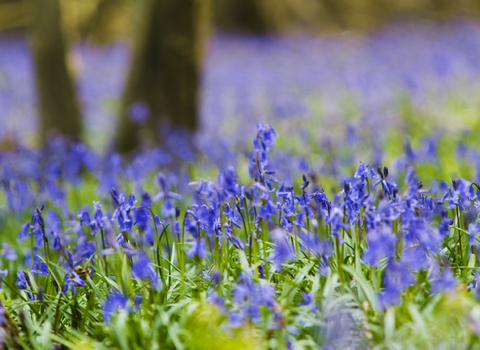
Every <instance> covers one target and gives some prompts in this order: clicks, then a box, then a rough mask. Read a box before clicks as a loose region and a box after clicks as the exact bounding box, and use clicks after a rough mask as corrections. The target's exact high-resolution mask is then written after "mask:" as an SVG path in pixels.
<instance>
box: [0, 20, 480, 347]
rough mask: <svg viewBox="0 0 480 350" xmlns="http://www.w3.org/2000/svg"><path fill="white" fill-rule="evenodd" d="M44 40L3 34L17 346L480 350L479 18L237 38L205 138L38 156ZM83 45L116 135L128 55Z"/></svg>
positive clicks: (9, 276) (207, 81) (8, 311)
mask: <svg viewBox="0 0 480 350" xmlns="http://www.w3.org/2000/svg"><path fill="white" fill-rule="evenodd" d="M407 39H408V40H407ZM2 40H3V39H2ZM26 50H27V46H26V44H25V42H23V41H21V40H19V39H17V38H16V39H8V40H7V39H5V40H3V41H1V42H0V52H2V53H5V54H4V55H3V54H1V55H0V72H2V75H0V83H1V84H3V85H0V100H1V101H2V102H1V103H0V109H1V113H2V114H1V115H2V116H8V118H7V117H5V118H4V117H2V118H1V120H0V125H1V127H0V130H1V133H2V135H1V137H3V138H4V141H2V143H1V147H0V148H1V151H0V186H1V187H0V242H1V247H0V343H1V344H3V345H2V346H3V347H5V348H7V349H10V348H11V349H52V348H56V349H136V348H139V349H144V348H151V349H328V350H331V349H387V348H388V349H480V274H479V273H478V272H479V271H480V270H479V269H480V255H479V253H480V249H479V247H480V223H479V222H478V220H479V215H480V212H479V208H480V185H479V181H478V180H479V179H480V148H479V147H480V141H479V140H478V136H477V135H478V132H479V131H480V118H479V116H478V114H479V113H478V105H479V102H480V95H479V92H480V84H478V82H477V81H480V80H479V79H478V78H479V75H480V66H479V65H478V62H480V26H479V25H478V24H475V23H468V22H459V23H449V24H442V25H415V26H406V25H397V26H393V27H391V28H390V29H387V30H385V29H384V30H382V32H378V33H373V34H371V35H370V36H367V37H365V36H360V35H353V34H348V35H347V34H345V35H342V36H340V37H330V38H327V37H323V38H307V37H303V38H301V40H300V39H299V38H298V37H279V38H267V39H265V38H263V39H258V38H248V37H247V38H245V37H227V36H221V35H218V36H216V37H215V38H214V39H213V40H212V41H211V43H210V49H209V50H210V51H209V55H208V57H207V62H206V73H205V76H204V78H203V84H204V88H205V89H204V90H205V91H204V93H203V97H202V125H203V127H202V130H201V131H200V132H199V133H198V134H196V135H194V139H193V142H192V140H191V137H192V136H191V135H188V134H186V133H185V132H182V131H181V130H170V131H169V132H167V133H165V135H164V139H165V140H166V142H165V145H164V147H162V148H152V149H139V150H138V151H136V152H135V153H133V154H131V155H129V156H121V155H119V154H117V153H115V152H114V151H112V150H108V148H106V150H105V151H102V152H100V151H98V150H95V148H92V147H91V145H92V144H93V145H98V144H101V143H102V142H104V141H102V136H99V137H98V138H96V139H95V137H96V136H95V137H94V138H92V139H90V140H89V142H90V145H85V144H72V143H69V142H68V141H67V140H64V139H62V138H56V139H51V140H50V141H49V142H48V143H47V144H46V145H45V147H44V148H42V149H32V148H29V147H26V146H25V143H28V141H25V139H28V138H29V137H30V136H31V135H32V134H34V132H35V117H34V116H35V113H34V109H35V106H34V105H29V104H28V103H25V101H30V100H31V98H32V96H30V94H32V93H33V92H32V91H30V90H29V89H28V88H27V87H26V86H28V84H30V83H31V81H29V79H31V76H30V75H29V74H30V73H29V70H28V67H29V65H30V63H29V61H28V60H29V59H28V54H27V53H26ZM75 50H76V51H75V55H77V56H78V57H80V58H81V59H80V58H78V62H81V64H82V65H83V72H85V75H82V74H80V79H79V83H78V84H79V89H80V95H81V98H82V102H83V106H84V110H85V112H86V115H87V122H88V123H89V128H90V129H89V130H90V133H91V134H95V133H100V134H105V135H109V133H110V135H111V132H112V128H113V123H112V121H111V119H112V117H113V115H114V113H115V108H116V107H115V103H116V102H115V99H116V98H118V95H119V93H120V92H121V84H122V82H121V81H120V78H121V76H120V78H119V76H118V74H117V73H118V72H119V71H121V70H122V69H125V67H126V64H127V63H128V57H127V56H128V50H127V49H126V47H124V46H122V45H118V46H114V47H112V48H108V49H105V48H102V49H100V48H91V47H88V46H87V45H85V46H79V47H77V48H76V49H75ZM405 50H406V51H407V53H408V56H407V55H406V53H404V51H405ZM102 59H103V60H104V61H102ZM102 62H103V66H102ZM105 62H106V63H105ZM79 65H80V63H79ZM95 65H97V66H95ZM88 67H93V68H91V69H87V68H88ZM95 67H96V68H95ZM102 67H108V68H109V69H110V71H109V70H108V69H104V68H102ZM295 68H298V69H295ZM87 72H89V73H88V74H91V76H90V75H88V74H87ZM102 74H106V75H107V76H108V74H111V75H112V76H115V79H116V80H115V79H110V80H109V79H107V78H106V79H105V80H104V81H102V82H101V83H98V84H96V83H93V82H95V80H94V76H95V75H96V76H97V78H96V79H98V77H99V76H101V75H102ZM114 80H115V81H114ZM7 87H8V91H7ZM2 89H3V90H2ZM19 118H23V119H22V120H23V121H22V123H21V124H18V125H15V122H16V123H18V120H19ZM29 120H30V121H31V122H29ZM254 120H255V122H254ZM258 120H259V121H260V123H258V124H257V123H256V121H258ZM90 121H92V123H90ZM8 123H11V124H8ZM95 123H97V124H95ZM255 125H256V129H255ZM7 130H8V131H7ZM276 130H277V131H276ZM11 135H15V137H16V138H15V139H14V140H13V141H12V139H11ZM6 136H8V138H7V137H6ZM103 137H104V138H108V137H106V136H103ZM246 140H247V141H246ZM252 141H253V142H252Z"/></svg>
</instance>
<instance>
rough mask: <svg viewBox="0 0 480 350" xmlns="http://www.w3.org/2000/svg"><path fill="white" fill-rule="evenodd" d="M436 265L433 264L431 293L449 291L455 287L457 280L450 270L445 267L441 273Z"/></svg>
mask: <svg viewBox="0 0 480 350" xmlns="http://www.w3.org/2000/svg"><path fill="white" fill-rule="evenodd" d="M438 270H439V268H438V266H437V265H435V266H434V271H433V276H432V277H433V278H432V293H433V294H438V293H442V292H445V293H447V292H451V291H453V290H455V288H456V287H457V282H456V280H455V276H454V275H453V272H452V270H451V269H450V268H449V267H447V268H445V269H444V270H443V271H442V272H441V273H440V272H439V271H438Z"/></svg>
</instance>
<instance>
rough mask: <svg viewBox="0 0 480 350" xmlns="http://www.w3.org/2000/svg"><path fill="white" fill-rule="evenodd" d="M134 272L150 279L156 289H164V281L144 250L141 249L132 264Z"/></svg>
mask: <svg viewBox="0 0 480 350" xmlns="http://www.w3.org/2000/svg"><path fill="white" fill-rule="evenodd" d="M132 273H133V275H134V276H135V277H137V278H140V279H148V280H150V282H151V283H152V286H153V287H154V288H155V289H156V290H160V289H162V282H161V281H160V279H159V278H158V274H157V272H156V271H155V270H154V269H153V267H152V265H151V264H150V259H149V258H148V256H147V254H146V253H145V252H144V251H140V253H139V254H138V258H137V261H136V262H135V263H134V264H133V266H132Z"/></svg>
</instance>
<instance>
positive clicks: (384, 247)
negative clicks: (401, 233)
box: [362, 225, 398, 266]
mask: <svg viewBox="0 0 480 350" xmlns="http://www.w3.org/2000/svg"><path fill="white" fill-rule="evenodd" d="M366 236H367V242H368V245H367V247H368V248H367V250H365V251H364V253H363V255H362V260H363V261H365V262H366V263H367V264H369V265H373V266H376V265H377V264H378V262H379V260H380V259H381V258H393V255H394V254H395V244H396V242H397V239H398V237H397V236H395V235H394V234H393V233H392V230H391V228H390V227H388V226H385V225H384V226H382V227H380V228H378V229H376V230H373V231H369V232H367V235H366Z"/></svg>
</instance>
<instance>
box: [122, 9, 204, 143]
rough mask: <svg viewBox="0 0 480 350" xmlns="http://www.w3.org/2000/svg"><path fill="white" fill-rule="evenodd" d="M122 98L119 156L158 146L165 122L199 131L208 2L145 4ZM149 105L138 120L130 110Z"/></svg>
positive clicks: (140, 12) (141, 10)
mask: <svg viewBox="0 0 480 350" xmlns="http://www.w3.org/2000/svg"><path fill="white" fill-rule="evenodd" d="M137 14H138V15H139V19H140V23H139V25H138V31H137V33H136V34H135V36H134V49H133V57H132V62H131V66H130V72H129V75H128V78H127V84H126V88H125V91H124V95H123V98H122V106H121V115H120V127H119V130H118V134H117V144H118V148H119V150H120V151H121V152H126V151H130V150H132V149H133V148H135V147H136V146H138V145H140V144H142V143H158V141H159V138H158V134H159V132H158V131H159V127H160V125H162V124H168V125H170V126H175V127H182V128H185V129H188V130H195V129H196V128H197V125H198V121H197V119H198V108H197V104H198V95H199V84H200V73H201V61H202V59H201V58H202V51H203V46H204V41H205V39H206V30H207V27H208V17H209V3H208V0H143V2H142V3H141V8H140V9H139V11H138V13H137ZM137 103H142V104H144V105H146V106H147V107H148V116H147V117H146V119H147V120H146V121H138V120H137V121H135V120H134V119H135V116H134V115H132V113H133V114H135V113H134V112H132V106H135V104H137Z"/></svg>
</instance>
